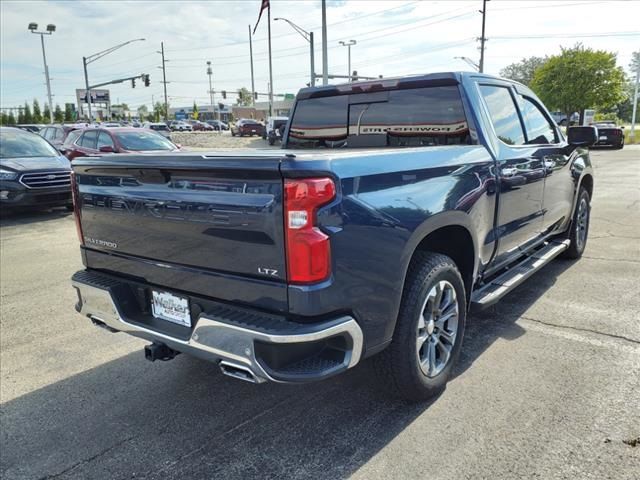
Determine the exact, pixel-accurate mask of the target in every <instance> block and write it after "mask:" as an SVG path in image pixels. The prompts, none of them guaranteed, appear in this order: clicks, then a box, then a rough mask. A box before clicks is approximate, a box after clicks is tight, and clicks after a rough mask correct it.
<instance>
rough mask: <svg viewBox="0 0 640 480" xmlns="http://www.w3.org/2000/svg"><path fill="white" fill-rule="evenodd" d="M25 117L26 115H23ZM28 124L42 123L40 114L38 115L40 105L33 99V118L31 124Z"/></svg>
mask: <svg viewBox="0 0 640 480" xmlns="http://www.w3.org/2000/svg"><path fill="white" fill-rule="evenodd" d="M25 115H26V113H25ZM28 123H42V113H40V104H39V103H38V100H36V99H35V98H34V99H33V116H32V119H31V122H28Z"/></svg>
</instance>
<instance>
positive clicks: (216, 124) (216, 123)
mask: <svg viewBox="0 0 640 480" xmlns="http://www.w3.org/2000/svg"><path fill="white" fill-rule="evenodd" d="M207 123H208V124H209V125H211V126H212V127H213V129H214V130H216V131H220V130H229V125H227V124H226V123H224V122H222V121H220V120H207Z"/></svg>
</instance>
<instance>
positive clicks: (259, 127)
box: [231, 118, 264, 137]
mask: <svg viewBox="0 0 640 480" xmlns="http://www.w3.org/2000/svg"><path fill="white" fill-rule="evenodd" d="M231 135H232V136H234V137H235V136H236V135H239V136H241V137H244V136H245V135H249V136H250V137H253V136H254V135H260V136H264V125H263V124H261V123H260V122H257V121H256V120H250V119H246V118H242V119H240V120H238V121H237V122H236V123H235V125H232V126H231Z"/></svg>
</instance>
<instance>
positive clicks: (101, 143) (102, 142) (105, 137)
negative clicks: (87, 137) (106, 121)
mask: <svg viewBox="0 0 640 480" xmlns="http://www.w3.org/2000/svg"><path fill="white" fill-rule="evenodd" d="M100 147H112V148H115V145H114V144H113V140H112V139H111V135H109V134H108V133H107V132H100V134H99V135H98V150H100Z"/></svg>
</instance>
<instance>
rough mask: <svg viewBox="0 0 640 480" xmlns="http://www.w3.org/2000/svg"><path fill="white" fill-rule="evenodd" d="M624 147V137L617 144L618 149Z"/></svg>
mask: <svg viewBox="0 0 640 480" xmlns="http://www.w3.org/2000/svg"><path fill="white" fill-rule="evenodd" d="M623 148H624V137H622V140H620V143H619V144H618V145H617V146H616V150H622V149H623Z"/></svg>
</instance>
